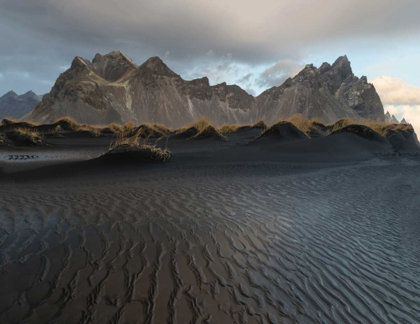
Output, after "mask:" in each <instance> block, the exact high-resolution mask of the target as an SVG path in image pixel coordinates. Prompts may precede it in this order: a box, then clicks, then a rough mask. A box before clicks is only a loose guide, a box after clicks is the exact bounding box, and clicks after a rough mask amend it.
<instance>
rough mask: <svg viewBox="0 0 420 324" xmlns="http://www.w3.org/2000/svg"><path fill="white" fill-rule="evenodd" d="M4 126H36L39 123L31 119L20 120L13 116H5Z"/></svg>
mask: <svg viewBox="0 0 420 324" xmlns="http://www.w3.org/2000/svg"><path fill="white" fill-rule="evenodd" d="M2 124H3V126H9V127H13V126H14V127H27V128H31V127H35V126H37V125H38V124H37V123H34V122H30V121H20V120H17V119H15V118H12V117H4V118H3V120H2Z"/></svg>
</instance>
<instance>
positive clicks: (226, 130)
mask: <svg viewBox="0 0 420 324" xmlns="http://www.w3.org/2000/svg"><path fill="white" fill-rule="evenodd" d="M247 126H248V125H241V124H224V125H222V126H220V127H219V128H218V129H217V131H218V132H219V133H222V134H232V133H236V132H237V131H238V130H239V129H241V128H242V127H247Z"/></svg>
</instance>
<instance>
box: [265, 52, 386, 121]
mask: <svg viewBox="0 0 420 324" xmlns="http://www.w3.org/2000/svg"><path fill="white" fill-rule="evenodd" d="M257 106H258V117H259V118H263V119H265V120H266V121H267V122H268V123H272V122H275V121H276V120H277V119H279V118H287V117H290V116H291V115H293V114H296V113H299V114H303V115H305V116H306V117H307V118H309V119H310V118H319V119H321V120H322V121H323V122H325V123H333V122H335V121H337V120H338V119H341V118H345V117H348V118H352V119H355V120H357V119H360V118H363V119H369V120H376V121H384V109H383V106H382V103H381V100H380V98H379V96H378V94H377V93H376V90H375V87H374V86H373V85H372V84H370V83H368V82H367V79H366V77H364V76H363V77H361V78H358V77H356V76H355V75H354V74H353V72H352V69H351V66H350V62H349V60H348V59H347V57H346V56H342V57H339V58H338V59H337V60H336V61H335V62H334V64H333V65H330V64H328V63H323V64H322V65H321V67H320V68H319V69H318V68H316V67H314V66H313V65H312V64H310V65H307V66H306V67H305V68H304V69H303V70H302V71H301V72H300V73H299V74H298V75H296V76H295V77H294V78H289V79H288V80H286V82H284V84H282V85H281V86H279V87H273V88H271V89H269V90H267V91H265V92H263V93H262V94H261V95H260V96H258V97H257Z"/></svg>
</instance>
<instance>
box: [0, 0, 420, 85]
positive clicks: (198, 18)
mask: <svg viewBox="0 0 420 324" xmlns="http://www.w3.org/2000/svg"><path fill="white" fill-rule="evenodd" d="M419 11H420V2H419V1H418V0H401V1H395V0H371V1H365V0H349V1H336V0H307V1H305V2H304V4H303V2H301V1H295V0H283V1H276V2H273V1H269V0H266V1H264V0H263V1H250V0H249V1H248V0H245V1H243V0H231V1H222V0H215V1H205V0H178V1H170V0H159V1H149V0H124V1H115V0H89V1H85V0H71V1H69V0H36V1H34V0H13V1H10V0H0V46H1V51H0V73H3V74H5V73H6V72H7V73H11V71H13V70H20V71H25V72H27V73H29V74H30V75H31V76H32V77H33V78H34V79H35V80H51V82H54V80H55V78H56V77H57V75H58V73H57V71H56V70H57V67H60V66H66V65H67V66H68V65H69V64H70V62H71V60H72V59H73V57H74V56H76V55H78V56H83V57H86V58H89V59H91V58H93V56H94V55H95V54H96V53H97V52H99V53H107V52H110V51H112V50H116V49H120V50H122V51H123V52H125V53H126V54H127V55H128V56H130V57H132V58H133V59H134V60H135V61H136V62H138V63H142V62H143V61H144V60H146V59H147V58H148V57H150V56H153V55H158V56H161V57H165V56H166V60H167V63H168V65H169V66H170V67H171V68H173V69H174V70H175V72H177V73H180V74H181V75H184V73H186V72H187V71H189V70H191V69H194V68H195V67H196V66H200V65H203V64H205V63H208V64H211V65H212V66H214V62H217V61H218V60H220V57H221V56H222V55H225V57H224V59H225V60H228V61H229V60H232V61H234V62H237V63H240V64H248V65H251V66H263V65H269V64H272V62H276V61H278V60H281V59H287V58H293V60H296V61H302V60H304V58H305V55H306V54H305V53H306V52H305V49H306V48H308V47H310V46H313V45H314V44H323V46H328V44H333V43H334V42H335V41H336V40H343V39H345V40H346V42H348V44H350V42H351V40H357V39H360V38H369V39H370V40H371V41H370V42H369V43H370V45H368V46H372V47H374V46H376V45H377V44H378V43H381V44H383V42H384V39H386V40H387V41H388V42H390V41H392V40H393V39H395V38H397V37H398V36H401V35H404V37H419V30H420V20H419V19H418V17H417V13H418V12H419ZM206 53H207V55H206ZM165 54H168V55H165ZM229 55H230V57H229ZM234 67H235V66H234V65H229V66H226V68H231V69H234ZM226 68H224V67H223V66H221V67H220V68H219V71H220V73H222V72H223V70H224V71H225V73H226V71H228V70H227V69H226ZM229 73H239V72H238V70H229ZM238 76H239V75H237V76H236V78H237V77H238ZM3 79H4V78H3ZM278 80H280V79H278ZM6 86H7V85H5V84H4V81H2V82H1V83H0V92H2V90H3V91H4V90H5V87H6ZM11 86H12V84H11V85H10V86H8V88H9V87H11ZM22 86H23V85H22ZM28 86H29V84H28Z"/></svg>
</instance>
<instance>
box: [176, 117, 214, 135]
mask: <svg viewBox="0 0 420 324" xmlns="http://www.w3.org/2000/svg"><path fill="white" fill-rule="evenodd" d="M207 126H210V122H209V120H208V119H207V118H206V117H202V118H200V119H198V120H196V121H194V122H192V123H190V124H188V125H186V126H182V127H180V128H178V129H177V130H176V131H175V133H176V134H179V133H182V132H185V131H186V130H188V129H190V128H194V129H195V130H197V132H201V131H202V130H203V129H204V128H206V127H207Z"/></svg>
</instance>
